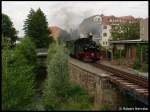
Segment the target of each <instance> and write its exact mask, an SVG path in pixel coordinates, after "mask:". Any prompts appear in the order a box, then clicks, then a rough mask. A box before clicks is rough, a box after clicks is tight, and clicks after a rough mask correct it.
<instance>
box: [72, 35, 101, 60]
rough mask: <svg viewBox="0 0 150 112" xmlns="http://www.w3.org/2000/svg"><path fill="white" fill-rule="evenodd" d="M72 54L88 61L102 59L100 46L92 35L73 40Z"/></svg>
mask: <svg viewBox="0 0 150 112" xmlns="http://www.w3.org/2000/svg"><path fill="white" fill-rule="evenodd" d="M71 47H72V50H71V52H70V56H71V57H74V58H77V59H79V60H83V61H86V62H96V61H98V60H100V47H99V46H98V45H96V42H94V41H93V40H92V35H88V37H87V38H79V39H77V40H75V41H74V42H72V46H71Z"/></svg>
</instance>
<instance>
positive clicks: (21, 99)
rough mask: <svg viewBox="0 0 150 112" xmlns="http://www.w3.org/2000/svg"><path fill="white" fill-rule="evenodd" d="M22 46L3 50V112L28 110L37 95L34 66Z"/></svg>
mask: <svg viewBox="0 0 150 112" xmlns="http://www.w3.org/2000/svg"><path fill="white" fill-rule="evenodd" d="M3 42H4V41H3ZM24 42H25V41H24ZM4 44H5V45H9V44H7V43H4ZM20 46H22V43H21V44H19V45H17V46H16V47H15V49H9V47H7V46H5V47H4V48H3V49H2V65H3V66H2V110H28V109H30V104H31V102H32V99H33V96H34V94H35V90H34V75H33V74H34V73H33V66H32V65H31V64H29V63H28V62H29V60H27V58H26V57H25V55H24V54H23V53H21V52H22V50H23V49H21V48H22V47H20ZM27 46H28V45H27Z"/></svg>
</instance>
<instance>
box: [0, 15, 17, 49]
mask: <svg viewBox="0 0 150 112" xmlns="http://www.w3.org/2000/svg"><path fill="white" fill-rule="evenodd" d="M2 34H3V36H4V37H5V38H8V39H10V42H11V44H12V46H13V45H15V42H16V40H17V31H16V29H15V28H14V26H13V23H12V21H11V20H10V17H9V16H7V15H6V14H2Z"/></svg>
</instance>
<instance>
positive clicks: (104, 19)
mask: <svg viewBox="0 0 150 112" xmlns="http://www.w3.org/2000/svg"><path fill="white" fill-rule="evenodd" d="M110 19H121V20H127V21H128V20H134V19H135V18H134V17H133V16H120V17H115V16H102V21H103V23H105V24H110V22H109V20H110Z"/></svg>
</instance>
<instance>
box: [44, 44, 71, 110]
mask: <svg viewBox="0 0 150 112" xmlns="http://www.w3.org/2000/svg"><path fill="white" fill-rule="evenodd" d="M49 49H51V50H50V51H53V52H54V54H53V55H52V54H51V52H49V54H48V57H49V56H50V57H49V59H50V60H48V61H49V62H48V77H47V80H46V82H45V86H44V87H45V89H44V94H43V103H44V106H45V108H46V110H56V109H59V108H60V106H61V104H62V103H64V102H66V100H67V92H68V88H69V73H68V58H67V55H66V54H65V53H64V50H63V47H62V46H57V45H55V46H54V45H53V48H52V46H50V47H49ZM53 49H54V50H56V51H54V50H53Z"/></svg>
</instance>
